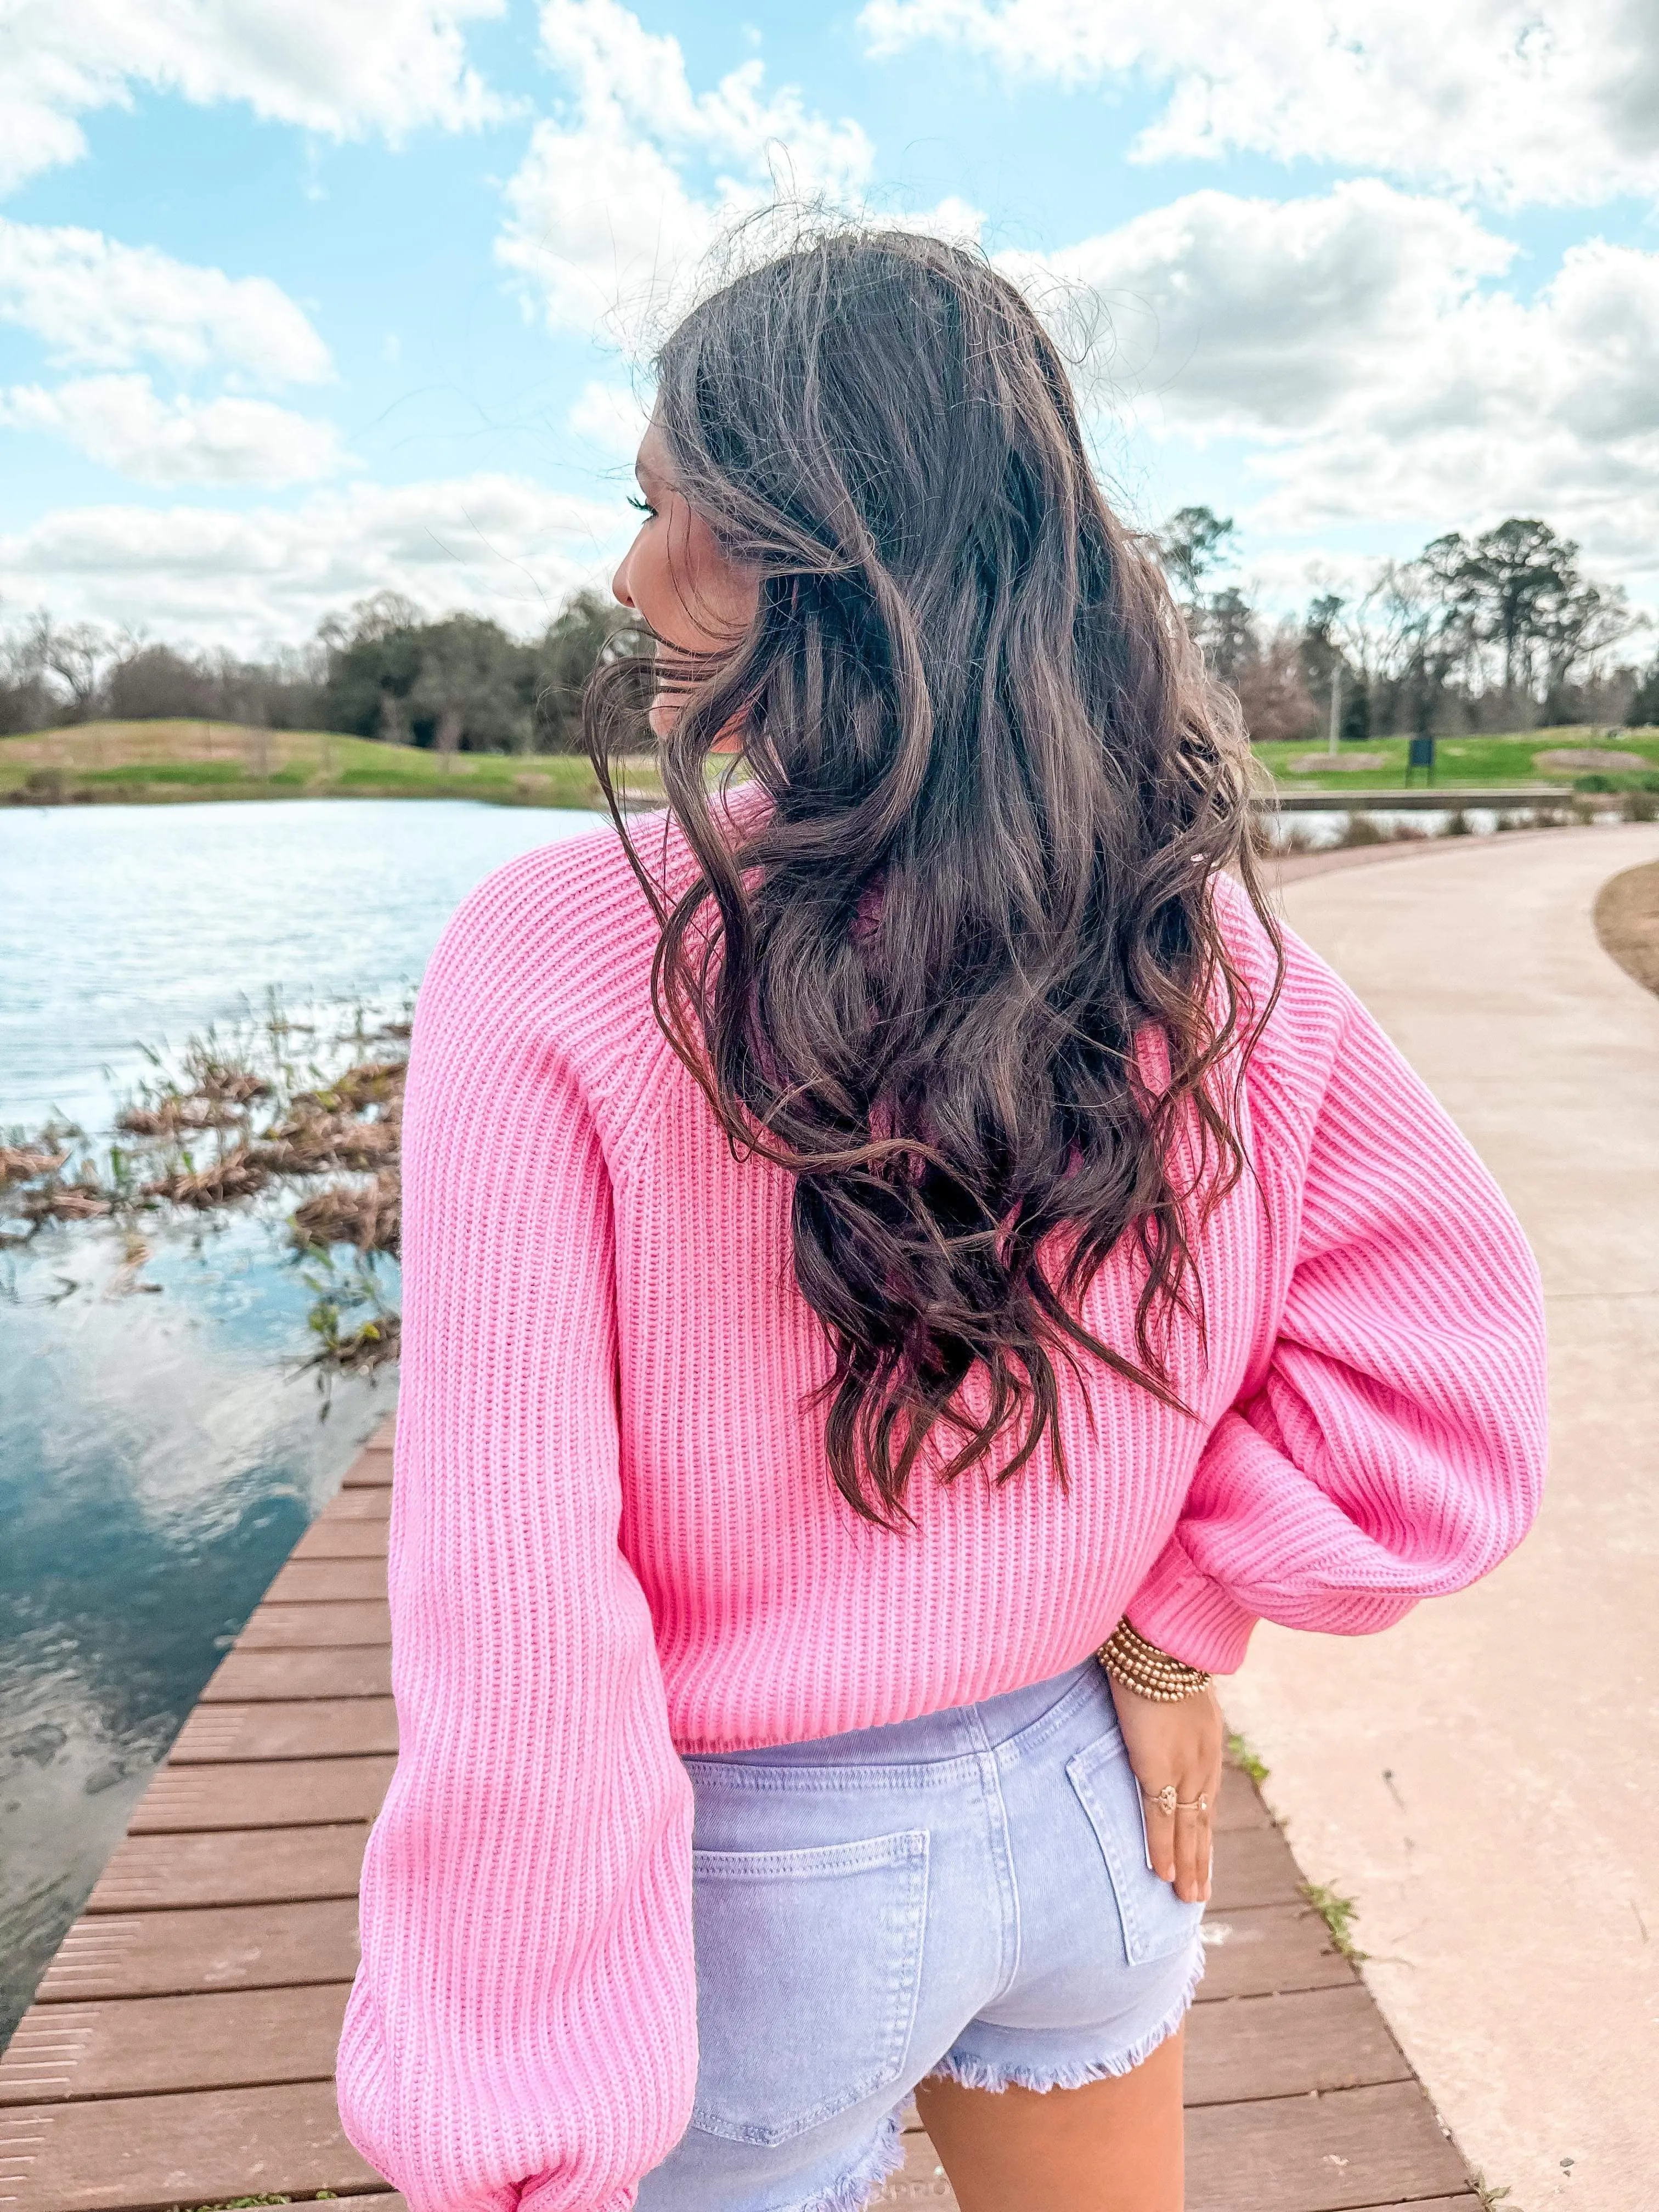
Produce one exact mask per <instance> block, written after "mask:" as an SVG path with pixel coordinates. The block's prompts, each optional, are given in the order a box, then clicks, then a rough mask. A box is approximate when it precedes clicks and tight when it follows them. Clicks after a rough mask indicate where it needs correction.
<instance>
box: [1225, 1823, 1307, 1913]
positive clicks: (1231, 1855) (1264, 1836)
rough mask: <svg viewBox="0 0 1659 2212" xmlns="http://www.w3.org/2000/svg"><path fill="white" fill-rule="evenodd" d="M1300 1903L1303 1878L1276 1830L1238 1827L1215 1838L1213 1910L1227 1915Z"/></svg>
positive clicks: (1288, 1848)
mask: <svg viewBox="0 0 1659 2212" xmlns="http://www.w3.org/2000/svg"><path fill="white" fill-rule="evenodd" d="M1301 1902H1302V1876H1301V1875H1300V1874H1299V1873H1298V1872H1297V1864H1296V1861H1295V1860H1294V1859H1293V1858H1292V1857H1291V1847H1290V1845H1289V1844H1287V1843H1286V1842H1285V1838H1284V1836H1283V1834H1282V1832H1280V1831H1279V1829H1277V1828H1273V1827H1267V1828H1238V1829H1235V1830H1234V1831H1233V1832H1232V1833H1231V1834H1230V1835H1225V1836H1221V1837H1218V1838H1217V1840H1216V1847H1215V1872H1214V1874H1213V1875H1212V1879H1211V1883H1210V1905H1211V1910H1212V1911H1214V1912H1218V1913H1227V1912H1233V1911H1239V1910H1241V1909H1242V1908H1243V1907H1244V1906H1245V1905H1296V1904H1300V1903H1301Z"/></svg>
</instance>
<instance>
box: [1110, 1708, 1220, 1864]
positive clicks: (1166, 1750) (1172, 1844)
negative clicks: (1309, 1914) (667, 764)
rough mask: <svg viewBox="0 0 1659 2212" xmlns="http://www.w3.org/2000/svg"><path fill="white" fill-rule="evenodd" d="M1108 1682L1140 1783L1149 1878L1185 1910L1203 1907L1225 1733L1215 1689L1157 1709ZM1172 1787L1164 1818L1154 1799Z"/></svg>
mask: <svg viewBox="0 0 1659 2212" xmlns="http://www.w3.org/2000/svg"><path fill="white" fill-rule="evenodd" d="M1107 1679H1108V1680H1109V1681H1110V1682H1111V1690H1112V1703H1113V1704H1114V1705H1115V1706H1116V1707H1117V1723H1118V1726H1119V1728H1120V1729H1121V1730H1122V1731H1123V1744H1124V1748H1125V1749H1126V1750H1127V1753H1128V1754H1129V1765H1130V1766H1131V1767H1132V1768H1133V1771H1134V1777H1135V1779H1136V1781H1137V1782H1138V1783H1139V1784H1140V1796H1141V1802H1142V1805H1143V1807H1144V1808H1145V1810H1146V1841H1147V1843H1148V1844H1149V1845H1150V1846H1151V1849H1152V1872H1153V1873H1154V1874H1155V1875H1158V1879H1159V1880H1160V1881H1170V1882H1173V1883H1174V1884H1175V1893H1176V1896H1177V1897H1178V1898H1180V1899H1182V1901H1183V1902H1184V1903H1186V1904H1188V1905H1197V1904H1200V1903H1202V1902H1203V1901H1204V1900H1205V1899H1207V1898H1208V1896H1209V1894H1210V1832H1211V1826H1212V1822H1213V1820H1214V1817H1215V1808H1216V1800H1217V1798H1218V1796H1219V1795H1220V1792H1221V1753H1222V1749H1223V1747H1224V1746H1225V1741H1226V1734H1227V1731H1226V1727H1225V1723H1224V1722H1223V1720H1222V1717H1221V1702H1220V1700H1219V1699H1218V1697H1217V1696H1216V1693H1215V1690H1214V1687H1213V1686H1211V1687H1209V1688H1207V1689H1203V1690H1195V1691H1194V1692H1193V1694H1192V1696H1191V1697H1189V1698H1182V1699H1181V1700H1180V1702H1179V1703H1178V1704H1176V1705H1158V1704H1155V1703H1154V1702H1153V1700H1152V1699H1150V1698H1138V1697H1137V1696H1136V1695H1135V1693H1134V1692H1133V1690H1129V1689H1126V1688H1125V1687H1124V1686H1123V1684H1122V1683H1121V1682H1119V1681H1116V1680H1112V1678H1111V1677H1110V1676H1108V1678H1107ZM1170 1783H1173V1784H1175V1793H1176V1798H1177V1799H1178V1800H1179V1804H1178V1807H1177V1809H1176V1811H1175V1812H1173V1813H1166V1812H1165V1811H1164V1808H1163V1807H1162V1806H1161V1805H1159V1804H1158V1802H1157V1799H1158V1793H1159V1791H1160V1790H1164V1789H1165V1788H1166V1787H1167V1786H1168V1785H1169V1784H1170Z"/></svg>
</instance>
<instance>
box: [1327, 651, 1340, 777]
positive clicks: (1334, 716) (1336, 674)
mask: <svg viewBox="0 0 1659 2212" xmlns="http://www.w3.org/2000/svg"><path fill="white" fill-rule="evenodd" d="M1341 732H1342V663H1341V662H1340V660H1334V661H1332V663H1331V734H1330V738H1329V742H1328V744H1327V745H1326V748H1325V749H1326V750H1327V751H1328V753H1329V754H1330V756H1331V758H1332V759H1333V760H1334V759H1335V758H1336V746H1337V740H1338V738H1340V735H1341Z"/></svg>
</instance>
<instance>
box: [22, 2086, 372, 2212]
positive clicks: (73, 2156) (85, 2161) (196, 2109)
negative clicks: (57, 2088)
mask: <svg viewBox="0 0 1659 2212" xmlns="http://www.w3.org/2000/svg"><path fill="white" fill-rule="evenodd" d="M377 2188H384V2183H383V2182H382V2180H381V2178H380V2175H379V2174H378V2173H376V2172H375V2171H374V2167H373V2166H370V2165H368V2162H367V2161H366V2160H363V2159H362V2158H361V2157H360V2156H359V2155H358V2154H357V2153H356V2151H355V2150H354V2149H353V2148H352V2147H351V2145H350V2144H349V2142H347V2141H346V2139H345V2134H344V2131H343V2129H342V2128H341V2125H340V2118H339V2114H338V2113H337V2112H336V2110H335V2107H334V2085H333V2083H332V2082H331V2081H300V2082H289V2083H278V2084H275V2085H272V2086H269V2087H261V2088H257V2089H204V2090H200V2091H197V2092H196V2093H193V2094H189V2095H183V2096H159V2097H115V2098H111V2099H109V2100H107V2101H100V2102H94V2103H88V2104H73V2105H19V2106H13V2107H12V2108H11V2109H10V2110H9V2112H5V2113H3V2114H0V2203H8V2205H9V2208H10V2212H110V2208H115V2207H120V2208H124V2212H125V2208H131V2212H149V2208H151V2207H155V2208H160V2207H162V2206H168V2205H179V2204H185V2205H192V2204H202V2203H210V2202H212V2201H213V2200H214V2199H216V2198H224V2197H256V2196H267V2195H271V2196H275V2195H288V2196H296V2197H297V2196H302V2195H303V2196H310V2195H312V2194H313V2193H314V2192H315V2191H317V2190H319V2189H331V2190H336V2191H348V2192H355V2191H367V2190H373V2189H377Z"/></svg>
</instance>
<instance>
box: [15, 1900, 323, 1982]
mask: <svg viewBox="0 0 1659 2212" xmlns="http://www.w3.org/2000/svg"><path fill="white" fill-rule="evenodd" d="M357 1958H358V1951H357V1899H356V1893H355V1891H354V1892H353V1893H351V1894H349V1895H346V1896H341V1897H328V1898H319V1899H309V1900H307V1901H306V1902H304V1903H301V1904H292V1905H209V1906H204V1907H200V1908H198V1909H197V1910H195V1911H178V1912H165V1911H164V1912H128V1913H94V1914H90V1915H88V1917H86V1918H84V1919H82V1920H77V1921H76V1923H75V1924H74V1926H73V1927H72V1928H71V1929H70V1931H69V1933H68V1935H67V1936H64V1941H63V1942H62V1944H61V1945H60V1946H59V1948H58V1955H57V1957H56V1958H55V1959H53V1960H52V1964H51V1965H50V1966H48V1967H47V1968H46V1974H45V1976H44V1978H42V1980H41V1983H40V1988H39V1989H38V1990H36V1991H35V1993H34V1996H35V2002H36V2003H37V2004H79V2003H81V2002H83V2001H84V2000H86V1999H88V1998H91V1997H163V1996H190V1995H191V1994H193V1993H194V1992H196V1991H198V1990H276V1989H286V1988H289V1987H290V1986H292V1985H295V1984H299V1983H301V1982H349V1980H350V1979H351V1977H352V1976H353V1975H354V1974H355V1973H356V1971H357Z"/></svg>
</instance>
